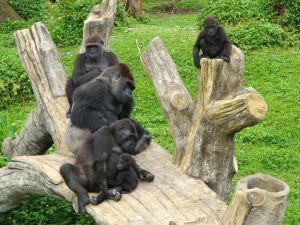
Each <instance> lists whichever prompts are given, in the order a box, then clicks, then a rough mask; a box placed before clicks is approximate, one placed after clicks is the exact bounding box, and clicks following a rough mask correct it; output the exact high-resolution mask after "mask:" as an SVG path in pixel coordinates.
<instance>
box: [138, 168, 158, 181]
mask: <svg viewBox="0 0 300 225" xmlns="http://www.w3.org/2000/svg"><path fill="white" fill-rule="evenodd" d="M139 177H140V178H141V179H142V180H146V181H149V182H152V181H153V180H154V177H155V176H154V175H153V174H152V173H150V172H149V171H147V170H143V169H142V170H141V171H140V172H139Z"/></svg>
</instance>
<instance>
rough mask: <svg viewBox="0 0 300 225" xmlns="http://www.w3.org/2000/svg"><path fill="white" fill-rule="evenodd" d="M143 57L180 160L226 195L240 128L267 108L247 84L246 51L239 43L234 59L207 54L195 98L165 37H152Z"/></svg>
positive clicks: (192, 173) (176, 160)
mask: <svg viewBox="0 0 300 225" xmlns="http://www.w3.org/2000/svg"><path fill="white" fill-rule="evenodd" d="M141 60H142V63H143V64H144V68H145V70H146V72H147V73H148V75H149V77H150V79H151V81H152V82H153V85H154V88H155V90H156V94H157V97H158V100H159V102H160V105H161V107H162V108H163V109H164V112H165V116H166V119H167V121H168V123H169V126H170V130H171V134H172V136H173V140H174V144H175V149H176V152H175V154H174V163H175V164H176V165H178V166H179V168H181V170H182V171H184V172H186V173H187V174H188V175H190V176H192V177H197V178H200V179H201V180H202V181H204V182H205V183H206V184H207V185H208V186H209V187H210V188H211V189H213V190H214V191H215V192H216V193H217V194H218V196H219V197H220V199H222V200H225V199H226V198H227V196H228V194H229V192H230V190H231V180H232V177H233V175H234V174H235V173H236V166H235V163H234V156H233V153H234V148H233V146H234V134H235V133H236V132H238V131H240V130H242V129H243V128H245V127H248V126H252V125H254V124H257V123H258V122H260V121H262V120H263V119H264V118H265V116H266V113H267V105H266V103H265V101H264V99H263V98H262V97H261V96H260V95H259V93H257V92H256V91H255V90H254V89H253V88H247V89H243V88H242V84H243V69H244V54H243V52H242V51H241V50H240V49H238V48H237V47H235V46H233V48H232V54H231V63H225V62H224V61H223V60H221V59H202V60H201V71H200V73H199V77H198V90H197V95H196V100H195V101H194V102H192V100H191V97H190V95H189V94H188V92H187V90H186V88H185V87H184V85H183V83H182V81H181V79H180V76H179V74H178V72H177V70H176V66H175V64H174V62H173V61H172V59H171V57H170V55H169V54H168V52H167V50H166V48H165V47H164V46H163V43H162V41H161V40H160V39H159V38H155V39H154V40H153V41H152V42H151V43H150V45H149V46H148V48H147V49H146V51H145V53H144V54H142V55H141Z"/></svg>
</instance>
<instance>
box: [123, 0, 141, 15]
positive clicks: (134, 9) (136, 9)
mask: <svg viewBox="0 0 300 225" xmlns="http://www.w3.org/2000/svg"><path fill="white" fill-rule="evenodd" d="M141 2H142V1H141V0H125V1H124V7H125V10H126V12H128V13H129V14H130V15H132V16H133V17H134V18H139V17H141Z"/></svg>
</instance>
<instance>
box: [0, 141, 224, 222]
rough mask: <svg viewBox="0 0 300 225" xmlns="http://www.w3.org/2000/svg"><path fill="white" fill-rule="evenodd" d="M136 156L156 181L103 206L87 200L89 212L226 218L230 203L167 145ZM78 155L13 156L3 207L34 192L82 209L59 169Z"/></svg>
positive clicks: (106, 218)
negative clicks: (181, 165)
mask: <svg viewBox="0 0 300 225" xmlns="http://www.w3.org/2000/svg"><path fill="white" fill-rule="evenodd" d="M136 160H137V161H138V162H139V164H140V165H141V166H142V167H144V168H145V169H148V170H149V171H151V172H153V174H155V179H154V181H153V182H152V183H148V182H140V183H139V185H138V187H137V189H136V190H135V191H134V192H132V193H130V194H124V195H123V196H122V199H121V200H120V201H119V202H115V201H112V200H107V201H105V202H103V203H101V204H99V205H97V206H95V205H92V204H89V205H87V206H86V210H87V212H88V213H89V214H90V215H92V217H93V218H94V219H95V221H96V222H97V224H110V225H120V224H134V225H155V224H157V225H169V224H173V225H175V224H176V225H184V224H199V225H200V224H203V225H218V224H220V221H221V219H222V216H223V215H224V213H225V210H226V208H227V207H226V205H225V203H224V202H222V201H220V200H218V198H217V196H216V194H215V193H214V192H213V191H212V190H211V189H209V188H208V187H207V186H206V185H205V184H204V183H203V182H202V181H201V180H199V179H194V178H191V177H189V176H188V175H186V174H184V173H183V172H180V171H179V170H178V169H176V166H175V165H173V164H172V160H171V155H170V154H169V153H168V152H167V151H166V150H164V149H163V148H161V147H160V146H159V145H158V144H155V143H152V144H151V145H150V146H149V148H148V149H147V150H146V151H144V152H143V153H141V154H139V155H137V156H136ZM73 161H74V158H73V157H72V155H68V154H61V153H54V154H50V155H42V156H18V157H15V158H13V159H12V161H11V162H10V163H9V164H8V166H7V167H6V168H5V169H2V170H0V186H1V196H0V212H3V211H7V209H9V208H14V206H16V203H20V202H21V201H23V200H24V198H28V197H29V196H30V195H48V196H53V197H58V198H63V199H65V200H66V201H68V202H72V203H73V206H74V208H75V209H77V198H76V195H75V194H74V193H73V192H72V191H71V190H70V189H69V188H68V187H67V186H66V184H65V182H64V181H63V179H62V177H61V176H60V174H59V167H60V166H61V165H62V164H63V163H66V162H73ZM17 193H19V195H17ZM20 193H22V194H20ZM93 194H96V193H91V195H93ZM9 199H10V200H11V201H9ZM11 203H14V204H13V205H12V204H11Z"/></svg>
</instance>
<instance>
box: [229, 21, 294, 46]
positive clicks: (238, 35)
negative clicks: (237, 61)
mask: <svg viewBox="0 0 300 225" xmlns="http://www.w3.org/2000/svg"><path fill="white" fill-rule="evenodd" d="M226 31H227V34H228V37H229V39H230V41H231V42H232V43H233V44H234V45H236V46H238V47H239V48H241V49H243V50H246V51H247V50H253V49H258V48H262V47H270V46H273V45H279V46H291V45H293V44H294V43H295V39H294V37H293V34H292V33H287V32H286V31H285V30H284V29H283V28H282V27H281V26H280V25H277V24H273V23H268V22H264V23H262V22H258V21H250V22H247V23H243V24H238V25H236V26H234V27H228V29H226Z"/></svg>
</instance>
